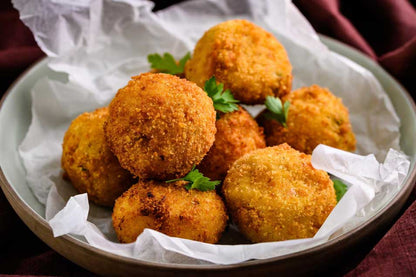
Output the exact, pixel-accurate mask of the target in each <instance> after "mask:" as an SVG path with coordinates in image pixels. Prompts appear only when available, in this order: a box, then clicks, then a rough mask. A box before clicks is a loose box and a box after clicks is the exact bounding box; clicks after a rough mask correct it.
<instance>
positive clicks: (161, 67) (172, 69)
mask: <svg viewBox="0 0 416 277" xmlns="http://www.w3.org/2000/svg"><path fill="white" fill-rule="evenodd" d="M190 58H191V53H189V52H188V53H187V54H186V55H185V56H183V58H181V59H180V60H179V63H177V62H176V60H175V59H174V58H173V56H172V55H171V54H169V53H164V54H163V57H162V56H161V55H159V54H157V53H155V54H150V55H148V56H147V60H148V61H149V63H150V66H151V68H153V69H156V70H158V71H160V72H162V73H168V74H172V75H176V74H181V73H183V70H184V67H185V63H186V61H187V60H189V59H190Z"/></svg>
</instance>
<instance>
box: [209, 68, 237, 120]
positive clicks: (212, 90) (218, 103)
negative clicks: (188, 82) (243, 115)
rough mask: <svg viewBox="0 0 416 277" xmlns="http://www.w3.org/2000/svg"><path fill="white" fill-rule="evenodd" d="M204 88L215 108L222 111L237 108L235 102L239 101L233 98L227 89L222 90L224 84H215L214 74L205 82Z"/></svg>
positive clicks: (227, 111) (225, 111)
mask: <svg viewBox="0 0 416 277" xmlns="http://www.w3.org/2000/svg"><path fill="white" fill-rule="evenodd" d="M204 90H205V92H206V93H207V94H208V96H209V97H211V99H212V101H213V102H214V108H215V110H217V111H220V112H223V113H229V112H233V111H236V110H238V105H237V104H236V103H238V102H239V101H238V100H236V99H235V98H234V96H233V95H232V94H231V91H230V90H229V89H227V90H225V91H224V85H223V84H221V83H220V84H217V81H216V80H215V77H214V76H212V77H211V79H209V80H208V81H206V82H205V86H204Z"/></svg>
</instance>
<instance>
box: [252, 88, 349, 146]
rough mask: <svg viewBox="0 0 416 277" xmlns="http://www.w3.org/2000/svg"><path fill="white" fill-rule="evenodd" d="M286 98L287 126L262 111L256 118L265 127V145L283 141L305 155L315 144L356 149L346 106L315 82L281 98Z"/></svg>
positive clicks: (277, 143) (283, 100)
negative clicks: (288, 104)
mask: <svg viewBox="0 0 416 277" xmlns="http://www.w3.org/2000/svg"><path fill="white" fill-rule="evenodd" d="M285 101H289V102H290V107H289V115H288V118H287V122H286V124H287V128H285V127H283V126H282V124H280V123H279V122H277V121H275V120H271V119H266V118H265V117H264V112H265V111H263V112H262V113H261V114H260V115H259V116H258V117H257V121H258V122H259V125H260V126H263V127H264V133H265V135H266V143H267V145H268V146H273V145H279V144H281V143H283V142H286V143H288V144H289V145H290V146H292V147H293V148H295V149H297V150H299V151H302V152H304V153H306V154H311V153H312V151H313V149H314V148H315V147H316V146H317V145H318V144H326V145H329V146H332V147H335V148H339V149H342V150H346V151H354V150H355V143H356V141H355V136H354V133H353V131H352V127H351V123H350V120H349V115H348V109H347V108H346V107H345V106H344V105H343V104H342V100H341V99H340V98H338V97H336V96H334V95H333V94H332V93H331V92H330V91H329V90H328V89H326V88H321V87H319V86H317V85H313V86H311V87H303V88H300V89H297V90H295V91H293V92H291V93H290V94H288V95H286V96H285V97H283V99H282V102H285Z"/></svg>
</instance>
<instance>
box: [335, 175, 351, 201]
mask: <svg viewBox="0 0 416 277" xmlns="http://www.w3.org/2000/svg"><path fill="white" fill-rule="evenodd" d="M333 182H334V189H335V194H336V196H337V202H339V200H341V198H342V196H344V194H345V193H346V192H347V190H348V187H347V185H346V184H344V183H343V182H342V181H340V180H333Z"/></svg>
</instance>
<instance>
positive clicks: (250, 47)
mask: <svg viewBox="0 0 416 277" xmlns="http://www.w3.org/2000/svg"><path fill="white" fill-rule="evenodd" d="M212 76H215V78H216V79H217V81H218V82H220V83H223V84H224V87H225V88H226V89H230V90H231V91H232V93H233V95H234V97H235V98H236V99H238V100H240V101H241V102H242V103H244V104H263V103H264V100H265V99H266V96H267V95H271V96H279V97H281V96H283V95H285V94H287V93H289V92H290V90H291V87H292V66H291V64H290V62H289V58H288V56H287V53H286V50H285V49H284V48H283V46H282V45H281V44H280V43H279V42H278V41H277V39H276V38H275V37H274V36H273V35H272V34H270V33H269V32H266V31H265V30H264V29H262V28H260V27H259V26H257V25H255V24H253V23H251V22H249V21H247V20H239V19H235V20H229V21H225V22H223V23H220V24H218V25H216V26H214V27H212V28H211V29H209V30H208V31H207V32H205V34H204V35H203V36H202V38H201V39H200V40H199V41H198V43H197V44H196V47H195V50H194V53H193V57H192V58H191V59H190V60H188V62H187V63H186V65H185V77H186V78H187V79H188V80H190V81H193V82H195V83H196V84H198V85H199V86H200V87H203V86H204V84H205V81H207V80H208V79H209V78H211V77H212Z"/></svg>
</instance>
